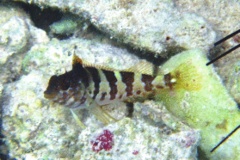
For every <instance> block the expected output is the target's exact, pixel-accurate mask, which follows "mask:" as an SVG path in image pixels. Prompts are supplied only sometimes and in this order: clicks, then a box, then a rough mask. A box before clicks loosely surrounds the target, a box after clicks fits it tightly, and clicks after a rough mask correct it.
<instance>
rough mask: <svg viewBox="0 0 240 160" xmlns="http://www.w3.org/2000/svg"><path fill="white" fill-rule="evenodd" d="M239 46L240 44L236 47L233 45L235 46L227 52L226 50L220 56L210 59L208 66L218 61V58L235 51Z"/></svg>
mask: <svg viewBox="0 0 240 160" xmlns="http://www.w3.org/2000/svg"><path fill="white" fill-rule="evenodd" d="M239 47H240V44H238V45H236V46H235V47H233V48H231V49H229V50H227V51H226V52H224V53H223V54H221V55H220V56H218V57H216V58H214V59H212V60H210V61H209V62H208V63H207V64H206V65H207V66H208V65H210V64H212V63H214V62H215V61H217V60H218V59H220V58H222V57H224V56H226V55H227V54H228V53H231V52H232V51H234V50H235V49H237V48H239Z"/></svg>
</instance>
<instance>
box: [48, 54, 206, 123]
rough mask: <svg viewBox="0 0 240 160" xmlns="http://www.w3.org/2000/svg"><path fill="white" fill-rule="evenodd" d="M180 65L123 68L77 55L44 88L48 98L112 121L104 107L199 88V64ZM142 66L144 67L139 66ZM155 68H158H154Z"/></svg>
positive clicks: (105, 121)
mask: <svg viewBox="0 0 240 160" xmlns="http://www.w3.org/2000/svg"><path fill="white" fill-rule="evenodd" d="M191 63H192V62H189V63H184V64H180V65H179V66H178V67H177V68H176V69H174V70H173V71H171V72H169V73H162V72H158V71H156V70H155V69H156V67H155V69H151V71H150V70H149V69H148V68H151V67H150V66H149V65H142V64H138V65H135V66H134V67H136V68H138V69H134V67H133V68H129V69H125V70H122V71H118V70H113V69H111V68H108V67H103V66H100V65H94V64H89V63H86V62H84V60H82V59H81V58H79V57H78V56H77V55H76V54H74V55H73V62H72V70H71V71H68V72H65V73H64V74H62V75H53V76H52V77H51V78H50V80H49V83H48V87H47V89H46V90H45V91H44V97H45V98H46V99H49V100H51V101H53V102H56V103H59V104H62V105H64V106H66V107H69V108H87V109H89V110H90V111H91V112H92V113H93V114H94V115H95V116H96V117H97V119H99V120H100V121H102V122H103V123H105V124H108V123H109V122H110V121H111V119H112V118H111V117H110V116H109V115H108V114H104V112H103V111H102V109H101V107H102V106H105V105H109V104H112V103H115V102H117V101H122V102H125V103H134V102H136V101H144V100H147V99H153V100H154V99H156V100H158V99H159V97H158V93H160V92H161V91H166V90H167V91H169V92H171V91H174V90H176V89H179V88H183V89H185V90H198V89H200V88H201V84H198V83H196V82H197V79H199V78H200V77H199V76H198V75H199V74H198V73H196V69H195V66H194V65H193V64H191ZM138 66H141V67H138ZM152 70H155V71H152Z"/></svg>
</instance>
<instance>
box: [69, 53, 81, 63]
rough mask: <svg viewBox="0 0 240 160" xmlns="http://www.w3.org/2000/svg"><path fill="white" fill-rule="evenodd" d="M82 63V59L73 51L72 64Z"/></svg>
mask: <svg viewBox="0 0 240 160" xmlns="http://www.w3.org/2000/svg"><path fill="white" fill-rule="evenodd" d="M79 63H80V64H81V65H82V64H83V61H82V59H81V58H79V57H78V56H77V55H76V54H75V53H74V54H73V60H72V66H74V65H75V64H79Z"/></svg>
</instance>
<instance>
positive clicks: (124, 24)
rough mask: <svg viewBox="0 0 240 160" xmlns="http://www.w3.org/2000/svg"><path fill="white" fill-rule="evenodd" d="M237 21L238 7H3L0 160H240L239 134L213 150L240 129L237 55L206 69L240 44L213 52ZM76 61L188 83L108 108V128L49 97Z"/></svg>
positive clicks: (211, 3) (151, 1) (20, 3)
mask: <svg viewBox="0 0 240 160" xmlns="http://www.w3.org/2000/svg"><path fill="white" fill-rule="evenodd" d="M239 15H240V1H239V0H195V1H192V0H187V1H186V0H172V1H171V0H90V1H89V0H65V1H62V0H12V1H11V0H5V1H1V2H0V111H1V112H0V114H1V115H0V116H1V119H0V122H1V124H0V125H1V128H0V129H1V132H0V159H3V160H4V159H25V160H29V159H31V160H32V159H49V160H51V159H83V160H85V159H104V160H106V159H109V160H111V159H138V160H139V159H142V160H145V159H161V160H169V159H170V160H173V159H176V160H179V159H190V160H192V159H218V160H219V159H232V160H235V159H240V155H239V152H240V138H239V137H240V131H237V132H236V133H235V134H234V135H232V136H231V137H230V138H229V139H228V140H227V141H226V142H224V143H223V144H222V145H221V146H220V147H219V148H217V149H216V150H215V151H214V152H212V153H211V152H210V150H211V149H212V148H213V147H215V146H216V145H217V144H218V143H219V142H220V141H221V140H222V139H223V138H224V137H225V136H226V135H227V134H229V133H230V132H231V131H232V130H233V129H234V128H236V127H237V126H238V125H239V124H240V112H239V104H240V50H239V49H236V50H235V51H233V52H231V53H230V54H228V55H227V56H225V57H223V58H221V59H219V60H217V61H216V62H214V63H213V64H211V65H209V66H206V63H207V62H209V60H210V59H213V58H214V57H216V56H218V55H220V54H221V53H224V52H225V51H227V50H228V49H229V48H232V47H234V46H236V45H238V44H239V42H240V35H239V34H236V35H234V36H233V37H231V38H230V39H228V40H227V41H224V42H223V43H221V44H220V45H218V46H216V47H214V43H215V42H216V41H218V40H219V39H221V38H223V37H225V36H227V35H229V34H230V33H232V32H234V31H236V30H239V29H240V19H239ZM74 54H76V55H77V56H79V57H80V58H81V59H82V60H84V61H85V63H86V64H89V65H92V66H93V67H94V66H101V67H102V68H108V69H111V70H113V71H115V70H116V71H122V70H127V69H129V68H135V69H133V71H136V72H140V73H144V74H149V71H150V70H151V69H152V68H151V66H152V65H151V64H154V65H155V66H157V67H158V69H159V70H160V72H159V74H160V75H166V74H167V73H169V72H171V71H177V72H179V73H183V77H181V76H180V77H181V80H182V81H181V83H180V85H178V87H176V88H174V89H173V90H171V89H166V90H163V91H162V92H161V93H160V94H159V95H157V97H158V98H157V99H155V100H146V101H140V102H139V101H136V102H134V107H133V110H131V108H130V107H129V106H127V105H126V104H125V103H123V102H116V103H113V104H111V105H109V106H103V107H102V108H103V111H104V113H107V114H109V115H110V116H111V117H113V118H114V119H116V121H115V122H112V123H109V124H107V125H104V124H103V123H102V122H101V121H99V120H98V118H97V117H96V116H94V114H93V113H91V112H90V111H89V109H88V108H87V106H86V108H85V109H81V108H76V109H72V110H71V109H69V108H67V107H66V106H64V105H61V104H58V103H53V102H51V101H49V100H48V99H45V98H44V94H43V93H44V91H45V90H46V88H47V86H48V81H49V79H50V77H51V76H53V75H60V74H63V73H65V72H67V71H70V70H71V69H72V57H73V55H74ZM139 64H141V65H139ZM182 65H183V66H186V67H179V66H182ZM188 65H189V66H188ZM147 67H148V68H147ZM178 78H179V77H178ZM190 80H194V81H192V82H190ZM129 108H130V109H129ZM104 113H102V114H104Z"/></svg>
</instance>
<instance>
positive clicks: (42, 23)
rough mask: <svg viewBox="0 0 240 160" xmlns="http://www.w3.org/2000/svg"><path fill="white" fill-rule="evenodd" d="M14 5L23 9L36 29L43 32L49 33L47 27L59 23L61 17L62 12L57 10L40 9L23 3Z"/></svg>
mask: <svg viewBox="0 0 240 160" xmlns="http://www.w3.org/2000/svg"><path fill="white" fill-rule="evenodd" d="M16 4H17V5H18V6H20V7H21V8H23V9H24V11H25V12H26V13H28V14H29V15H30V18H31V20H32V21H33V23H34V25H35V26H36V27H38V28H41V29H43V30H45V31H46V32H47V33H48V32H49V25H51V24H52V23H54V22H56V21H59V20H60V19H61V18H62V16H63V12H61V11H60V10H58V9H53V8H44V9H41V8H40V7H38V6H36V5H33V4H31V5H30V4H27V3H23V2H16Z"/></svg>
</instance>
